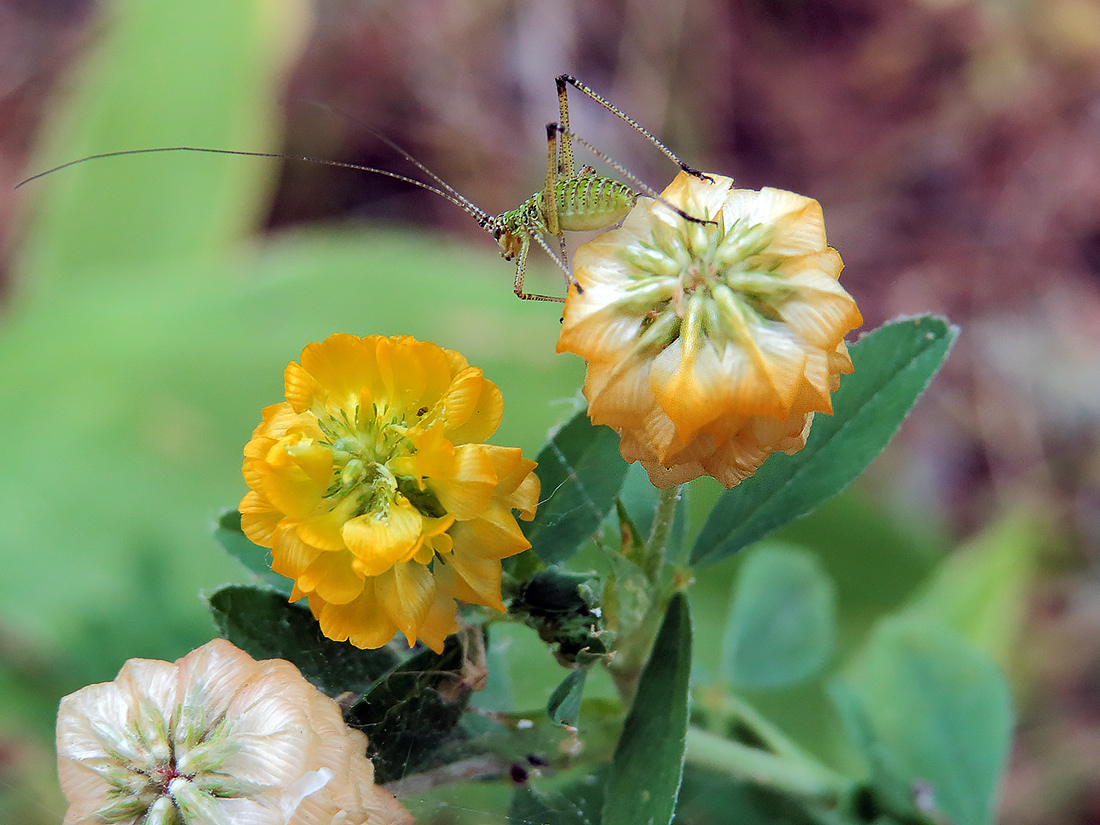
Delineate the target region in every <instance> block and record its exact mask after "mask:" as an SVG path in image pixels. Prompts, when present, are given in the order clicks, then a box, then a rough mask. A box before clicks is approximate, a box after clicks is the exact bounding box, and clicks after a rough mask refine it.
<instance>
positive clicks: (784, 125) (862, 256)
mask: <svg viewBox="0 0 1100 825" xmlns="http://www.w3.org/2000/svg"><path fill="white" fill-rule="evenodd" d="M315 13H316V20H315V28H314V30H313V32H312V35H311V39H310V41H309V44H308V46H307V48H306V50H305V53H304V58H303V59H302V60H301V62H300V63H299V65H298V66H297V67H296V68H295V69H294V71H293V73H292V75H291V76H290V77H289V78H288V80H287V84H286V89H285V112H286V119H287V133H286V144H285V151H287V152H289V153H295V154H307V155H312V156H316V157H324V158H331V159H337V160H343V161H351V162H357V163H365V164H369V165H376V166H382V167H385V168H390V169H394V170H396V171H401V172H406V173H409V174H414V175H415V174H416V173H415V170H412V171H410V169H409V167H408V166H407V165H405V164H403V162H402V161H401V160H400V159H399V158H395V157H394V154H393V152H392V151H391V150H389V149H388V148H387V147H385V146H384V145H382V144H381V143H380V142H379V141H378V140H376V139H375V138H374V137H373V135H372V134H371V131H370V129H376V130H378V131H380V132H382V133H384V134H386V135H388V136H389V137H391V138H392V139H394V140H395V141H397V142H398V143H400V144H401V145H403V146H404V147H406V148H407V149H408V150H409V151H411V152H412V153H413V154H414V155H416V156H417V157H418V158H420V159H422V160H423V161H424V162H425V163H426V164H427V165H428V166H430V167H431V168H432V169H433V170H435V171H436V172H438V173H439V174H440V175H441V176H442V177H443V178H444V179H445V180H447V181H448V182H450V183H451V184H452V185H454V186H455V187H456V188H457V189H458V190H459V191H461V192H463V193H464V194H466V195H467V196H468V197H469V198H471V199H472V200H473V201H474V202H475V203H477V204H479V205H480V206H482V207H483V208H485V209H487V210H489V211H492V212H498V211H502V210H504V209H507V208H510V207H513V206H515V205H516V204H518V203H519V202H520V201H521V200H522V199H523V198H525V197H526V196H527V195H528V194H530V192H531V191H533V189H534V188H535V187H536V186H537V185H538V181H539V180H540V176H541V174H542V169H543V168H544V163H545V143H544V131H543V128H542V127H543V125H544V124H545V123H546V122H547V121H548V120H554V119H556V116H557V112H556V100H555V95H554V84H553V78H554V76H555V75H557V74H559V73H562V72H570V73H572V74H575V75H577V76H578V77H579V78H581V79H582V80H584V81H586V82H587V83H589V84H590V85H591V86H593V87H594V88H595V89H597V90H599V91H601V92H602V93H604V94H605V95H606V96H607V97H608V98H609V99H611V100H612V101H614V102H615V103H616V104H618V105H619V106H620V107H621V108H622V109H624V110H625V111H626V112H628V113H630V114H631V115H633V116H634V117H635V118H636V119H638V120H639V121H640V122H641V123H643V124H645V125H646V126H648V127H649V128H650V129H651V130H652V131H653V132H654V133H655V134H657V135H659V136H660V137H661V138H662V139H664V140H665V142H666V143H667V144H668V145H669V146H670V147H672V148H673V149H674V151H676V152H678V153H679V154H680V155H682V156H683V157H684V158H685V159H686V160H688V161H689V162H690V163H692V164H693V165H696V166H698V167H700V168H703V169H707V170H714V171H718V172H721V173H723V174H729V175H732V176H734V177H735V178H736V179H737V180H738V181H739V183H740V184H741V185H743V186H747V187H754V188H755V187H760V186H764V185H769V186H777V187H782V188H787V189H793V190H796V191H798V192H801V193H803V194H806V195H810V196H812V197H814V198H817V199H818V200H820V201H821V203H822V204H823V206H824V209H825V214H826V221H827V225H828V229H829V233H830V239H831V242H832V243H833V245H834V246H836V247H837V248H838V249H839V250H840V252H841V254H842V255H843V256H844V260H845V262H846V266H847V269H846V272H845V275H844V282H845V284H846V286H847V288H848V289H849V291H851V292H852V293H853V294H854V295H855V296H856V297H857V299H858V300H859V302H860V305H861V307H862V309H863V312H864V316H865V318H866V321H867V327H868V328H871V327H874V326H877V325H878V324H880V323H881V322H883V321H884V320H887V319H889V318H892V317H894V316H896V315H899V314H904V313H918V312H929V311H932V312H940V313H944V314H946V315H948V316H949V317H950V318H951V320H952V321H954V322H955V323H956V324H958V325H960V326H961V327H962V329H963V333H962V336H961V337H960V339H959V344H958V345H957V347H956V349H955V351H954V353H953V354H952V357H951V359H950V360H949V362H948V365H947V367H946V369H945V371H944V373H943V374H941V376H940V377H939V378H938V379H937V380H936V383H935V384H934V386H933V388H932V390H931V391H930V392H929V395H928V397H927V398H926V399H925V401H924V402H923V403H922V404H921V405H919V406H918V408H917V412H916V413H915V415H914V418H913V420H912V421H910V423H909V424H908V425H907V427H906V428H905V429H904V430H903V433H902V438H903V440H904V445H905V449H904V450H900V451H899V450H895V451H893V452H892V453H891V456H892V457H888V460H885V463H884V461H880V462H878V463H877V464H876V465H875V467H874V468H873V469H872V472H873V473H875V474H876V475H878V476H879V477H887V476H888V477H889V483H888V484H883V485H876V488H880V489H881V490H882V491H883V492H882V493H881V495H883V497H884V498H886V497H888V498H889V500H888V501H884V503H885V504H887V505H889V506H890V507H891V508H892V509H894V510H895V511H898V512H902V513H906V512H908V513H912V514H914V515H916V516H919V517H921V518H925V519H927V518H933V519H940V520H941V521H942V522H943V524H944V525H945V526H946V528H947V529H948V530H949V531H951V532H952V533H953V534H954V535H955V536H957V537H959V538H962V537H965V536H966V535H967V534H968V533H969V532H971V531H972V530H974V529H976V528H977V527H979V526H980V525H982V524H984V523H987V522H988V521H990V520H991V519H992V518H995V517H996V516H997V515H998V514H1002V513H1004V512H1006V511H1008V510H1011V509H1013V508H1019V507H1032V508H1034V509H1035V510H1036V511H1037V512H1039V513H1042V514H1044V516H1045V518H1046V520H1047V521H1049V523H1050V524H1051V525H1052V526H1054V527H1055V528H1056V530H1055V533H1056V535H1055V540H1054V541H1053V542H1052V549H1051V550H1050V552H1049V553H1048V554H1047V557H1046V560H1045V573H1044V576H1043V579H1042V581H1041V582H1040V584H1039V586H1038V587H1037V589H1036V593H1035V594H1034V599H1033V608H1032V621H1031V624H1030V627H1029V630H1028V634H1027V637H1026V643H1025V645H1024V646H1023V649H1021V652H1020V654H1021V655H1020V665H1019V672H1018V673H1017V674H1014V676H1015V681H1016V684H1017V687H1018V695H1019V697H1020V700H1019V701H1020V713H1021V717H1022V722H1021V729H1020V737H1019V740H1018V744H1017V751H1016V755H1015V758H1014V764H1013V769H1012V772H1011V774H1010V778H1009V781H1008V785H1007V787H1006V788H1005V792H1004V803H1003V816H1002V819H1003V821H1005V822H1013V823H1015V822H1020V823H1024V822H1029V823H1035V822H1038V823H1048V822H1049V823H1070V822H1074V823H1077V822H1080V823H1086V822H1100V576H1098V575H1097V565H1096V558H1097V552H1098V551H1100V438H1098V435H1100V426H1098V425H1100V357H1098V355H1100V292H1098V290H1097V286H1098V281H1100V2H1097V0H1015V2H1009V1H1008V0H745V1H744V2H727V3H723V2H714V0H698V1H697V2H687V0H624V2H609V0H589V1H588V2H585V3H579V2H569V1H568V0H526V1H525V0H480V2H478V1H475V0H465V1H463V2H456V1H455V0H406V1H405V2H381V1H380V0H323V2H320V3H318V4H317V6H316V9H315ZM99 24H100V20H99V17H98V15H97V8H96V5H95V4H94V3H92V2H89V0H2V2H0V233H2V237H0V252H2V253H4V254H6V255H10V254H11V251H12V249H13V246H14V244H15V242H16V238H15V237H14V235H13V226H14V223H15V221H14V216H15V214H16V207H17V204H18V197H17V193H13V191H12V186H13V185H14V183H16V182H17V181H18V180H20V179H21V178H23V177H25V176H26V175H27V174H29V172H30V171H31V170H28V169H27V164H28V161H29V156H30V149H31V146H32V144H33V143H34V142H35V138H36V129H37V128H38V126H39V124H40V122H41V119H42V117H43V115H44V110H45V108H46V106H47V104H48V101H49V99H50V95H51V93H54V92H56V91H58V90H59V89H63V88H64V87H65V83H66V71H67V69H68V68H69V67H70V66H71V65H72V64H73V61H74V60H75V59H76V58H77V57H78V56H79V55H80V54H81V53H82V50H83V49H85V48H87V47H88V46H89V45H90V44H91V43H93V42H94V41H95V39H96V37H97V35H98V32H99V28H98V26H99ZM571 100H572V102H573V107H572V112H573V119H574V122H573V126H574V129H575V130H576V131H577V132H578V133H579V134H581V135H583V136H585V137H586V138H588V139H589V140H590V141H592V142H593V143H595V144H596V145H598V146H600V147H602V148H603V149H604V150H605V151H607V152H608V153H609V154H610V155H612V156H613V157H615V158H616V159H617V160H619V161H620V162H621V163H623V164H624V165H625V166H626V167H627V168H629V169H631V170H633V171H634V172H635V173H637V174H638V175H639V176H640V177H642V178H644V179H645V180H647V181H649V182H650V183H652V184H653V185H655V186H657V187H658V188H660V187H661V186H662V185H663V183H664V182H665V181H667V180H668V179H669V178H671V172H672V171H673V170H672V169H670V168H669V164H668V163H667V161H665V159H664V158H662V157H661V156H660V155H659V154H658V153H657V152H655V151H654V150H653V149H652V147H650V146H649V145H648V144H647V143H646V142H645V141H644V140H643V139H641V138H640V137H638V136H637V135H635V134H632V133H631V132H630V130H629V129H626V128H625V127H624V126H623V124H621V123H619V122H617V121H616V120H615V119H614V118H613V117H611V116H609V115H608V114H607V113H605V112H603V111H602V110H600V109H599V107H597V106H596V105H595V104H593V103H592V102H591V101H588V100H586V99H584V98H583V96H581V95H579V94H577V95H575V96H571ZM367 127H369V128H367ZM227 148H239V149H248V148H250V147H247V146H240V147H227ZM368 219H369V220H381V219H384V220H389V221H395V220H398V221H400V220H404V221H408V222H410V223H412V222H417V223H418V225H423V223H424V222H425V221H430V222H433V223H435V224H437V225H439V226H440V227H445V228H446V229H447V230H449V231H452V232H457V233H465V234H466V235H468V236H469V238H470V241H471V242H472V243H487V242H488V241H486V240H484V239H481V238H479V230H478V229H477V227H476V226H474V225H473V223H472V221H470V220H469V219H468V218H466V217H465V216H464V215H463V214H462V213H461V212H460V211H458V210H457V209H455V208H454V207H452V206H451V205H449V204H447V203H446V202H444V201H442V200H441V199H437V198H435V197H434V196H432V195H430V194H428V193H424V192H421V191H419V190H415V189H412V188H411V187H408V186H404V185H402V184H400V183H399V182H395V181H390V180H388V179H384V178H380V177H377V176H369V175H356V174H354V173H348V172H346V171H342V170H338V169H332V168H327V167H323V166H312V165H304V164H286V165H285V167H284V169H283V177H282V180H281V184H280V187H279V191H278V196H277V198H276V201H275V203H274V206H273V208H272V211H271V215H270V218H269V225H270V226H271V227H273V228H274V227H279V226H285V225H288V224H296V223H303V222H310V221H318V220H368ZM866 487H867V488H870V487H871V485H866ZM3 758H4V756H3V753H2V752H0V761H2V760H3Z"/></svg>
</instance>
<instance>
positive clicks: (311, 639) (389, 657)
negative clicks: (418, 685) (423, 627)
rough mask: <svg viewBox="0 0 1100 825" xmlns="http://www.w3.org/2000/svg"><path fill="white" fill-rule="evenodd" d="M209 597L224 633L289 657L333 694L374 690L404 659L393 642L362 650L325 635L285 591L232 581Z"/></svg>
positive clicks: (266, 653) (254, 652) (265, 652)
mask: <svg viewBox="0 0 1100 825" xmlns="http://www.w3.org/2000/svg"><path fill="white" fill-rule="evenodd" d="M207 601H209V603H210V611H211V613H212V614H213V616H214V623H215V624H216V625H217V627H218V632H219V633H221V635H222V636H223V637H225V638H226V639H228V640H229V641H231V642H232V643H233V644H235V645H236V646H237V647H239V648H240V649H241V650H243V651H245V652H246V653H248V654H249V655H250V656H252V657H253V658H256V659H286V660H287V661H288V662H290V663H291V664H293V665H294V666H295V667H297V668H298V669H299V670H300V671H302V675H303V676H305V677H306V678H307V679H308V680H309V681H310V682H312V683H313V684H314V685H316V686H317V687H318V688H320V689H321V690H322V691H324V692H325V693H327V694H328V695H329V696H338V695H339V694H341V693H344V692H345V691H352V692H355V693H362V692H364V691H366V690H369V689H370V687H371V686H372V685H373V684H374V683H375V681H376V680H378V679H379V678H381V677H382V676H384V675H385V674H386V673H388V672H390V671H391V670H393V668H394V667H396V666H397V664H398V662H399V658H398V657H397V655H396V654H394V652H393V651H392V650H390V649H388V648H380V649H378V650H360V649H359V648H357V647H355V646H353V645H350V644H348V643H347V642H334V641H332V640H331V639H326V638H325V637H324V635H322V633H321V628H320V627H319V626H318V624H317V620H316V619H314V618H313V614H311V613H310V612H309V609H308V608H306V607H304V606H301V605H298V604H290V603H289V602H287V600H286V597H285V596H284V595H283V594H281V593H276V592H273V591H271V590H265V589H263V588H259V587H249V586H245V585H230V586H228V587H223V588H221V589H220V590H218V591H217V592H215V593H213V594H212V595H211V596H210V597H209V598H208V599H207Z"/></svg>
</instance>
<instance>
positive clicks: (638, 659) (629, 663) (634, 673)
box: [607, 486, 681, 707]
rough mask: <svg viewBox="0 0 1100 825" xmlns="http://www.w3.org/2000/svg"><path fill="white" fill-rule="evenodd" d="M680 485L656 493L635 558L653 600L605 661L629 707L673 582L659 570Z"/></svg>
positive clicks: (662, 563)
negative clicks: (646, 534)
mask: <svg viewBox="0 0 1100 825" xmlns="http://www.w3.org/2000/svg"><path fill="white" fill-rule="evenodd" d="M680 489H681V488H680V486H676V487H670V488H669V489H667V490H661V492H660V495H659V496H658V497H657V509H656V511H655V512H654V513H653V527H652V528H651V529H650V531H649V538H648V539H646V542H645V544H644V545H643V547H642V550H641V553H640V554H639V555H638V557H637V558H636V559H634V562H635V564H637V565H638V567H639V568H640V569H641V570H642V572H643V573H645V576H646V579H648V581H649V584H650V590H651V593H652V595H653V600H652V602H651V604H650V607H649V610H648V611H647V612H646V615H645V618H644V619H643V620H642V621H641V622H640V623H639V624H638V626H637V627H636V628H635V629H634V630H633V632H632V633H630V635H629V637H628V638H623V639H620V640H618V642H617V644H616V649H615V656H614V658H612V660H611V661H610V662H609V663H608V665H607V669H608V671H609V672H610V674H611V678H612V680H613V681H614V682H615V688H616V690H617V691H618V693H619V697H620V698H621V699H622V700H623V704H624V705H626V706H627V707H630V703H631V702H632V701H633V699H634V692H635V690H636V689H637V687H638V678H639V677H640V676H641V673H642V668H643V667H644V666H645V662H646V659H647V658H648V656H649V650H650V648H651V647H653V640H654V639H655V638H656V636H657V628H658V627H659V626H660V623H661V616H663V615H664V611H665V608H666V607H667V606H668V601H669V599H670V598H671V596H672V593H671V590H672V589H674V588H675V586H676V582H675V581H674V580H673V581H672V583H671V584H669V585H665V586H662V576H661V572H662V570H663V568H664V566H665V548H666V545H667V544H668V537H669V534H670V533H671V532H672V522H673V520H674V518H675V516H676V503H677V502H678V501H679V500H680Z"/></svg>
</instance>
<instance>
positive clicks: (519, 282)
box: [513, 233, 580, 304]
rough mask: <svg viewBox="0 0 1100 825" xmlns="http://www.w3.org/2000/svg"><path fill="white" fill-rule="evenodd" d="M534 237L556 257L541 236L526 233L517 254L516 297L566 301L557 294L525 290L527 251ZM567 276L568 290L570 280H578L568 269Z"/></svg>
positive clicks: (514, 289) (551, 255)
mask: <svg viewBox="0 0 1100 825" xmlns="http://www.w3.org/2000/svg"><path fill="white" fill-rule="evenodd" d="M532 238H534V239H535V240H536V241H539V242H540V243H542V245H543V248H545V249H546V251H547V252H548V253H549V255H550V257H554V253H552V252H550V249H549V247H547V246H546V244H545V243H544V242H543V241H542V239H541V238H538V237H536V236H534V235H530V234H527V233H524V235H523V240H522V241H521V242H520V248H519V254H518V255H517V256H516V280H515V285H514V287H513V291H514V292H515V293H516V297H517V298H522V299H523V300H524V301H553V302H555V303H558V304H562V303H565V299H564V298H558V297H557V296H556V295H540V294H538V293H537V292H524V291H523V276H524V275H525V274H526V273H527V253H528V251H530V249H531V239H532ZM565 278H566V291H568V289H569V287H568V284H569V283H570V282H572V283H576V282H575V281H573V276H572V275H570V274H569V272H568V270H566V274H565ZM577 289H580V286H579V285H578V287H577Z"/></svg>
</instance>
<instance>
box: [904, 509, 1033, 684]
mask: <svg viewBox="0 0 1100 825" xmlns="http://www.w3.org/2000/svg"><path fill="white" fill-rule="evenodd" d="M1044 533H1045V530H1044V525H1043V523H1042V522H1041V521H1040V520H1039V519H1038V518H1036V517H1035V516H1034V515H1032V514H1031V513H1028V512H1026V511H1024V512H1017V513H1014V514H1012V515H1011V516H1009V517H1007V518H1004V519H1002V520H1001V521H1000V522H997V523H995V524H993V525H991V526H989V527H987V528H985V530H983V531H982V532H981V533H980V534H979V535H977V536H975V537H974V538H973V539H971V540H970V541H969V542H968V543H967V544H966V545H965V546H963V547H961V548H959V549H958V550H956V551H955V552H953V553H951V555H949V556H948V557H947V558H946V559H945V560H944V561H943V562H942V563H941V564H940V566H939V567H938V568H937V569H936V571H935V572H934V574H933V576H932V578H931V580H930V581H929V582H928V583H927V584H926V585H925V586H924V587H923V588H922V590H921V592H920V594H919V595H918V596H917V597H916V599H915V600H914V601H913V602H912V603H911V604H910V605H909V606H908V607H907V608H906V609H905V615H906V616H911V617H913V618H915V619H921V620H923V621H929V622H938V623H940V624H942V625H943V626H945V627H948V628H950V629H952V630H954V631H956V632H957V633H959V634H960V635H961V636H962V637H963V638H965V639H966V640H967V641H969V642H971V643H972V644H974V645H975V646H977V647H978V648H980V649H981V650H983V651H985V652H986V653H988V654H989V655H990V656H992V657H993V659H994V660H995V661H996V662H997V664H999V665H1000V666H1001V667H1008V665H1009V664H1010V663H1011V661H1012V658H1013V654H1014V652H1015V651H1016V650H1017V642H1018V640H1019V637H1020V631H1021V628H1022V627H1023V623H1024V620H1025V617H1026V616H1025V614H1026V611H1027V598H1026V592H1027V588H1028V585H1029V584H1030V582H1031V578H1032V576H1033V574H1034V570H1035V564H1036V555H1037V554H1038V552H1039V548H1040V547H1042V545H1043V543H1044V541H1045V540H1046V536H1045V535H1044Z"/></svg>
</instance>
